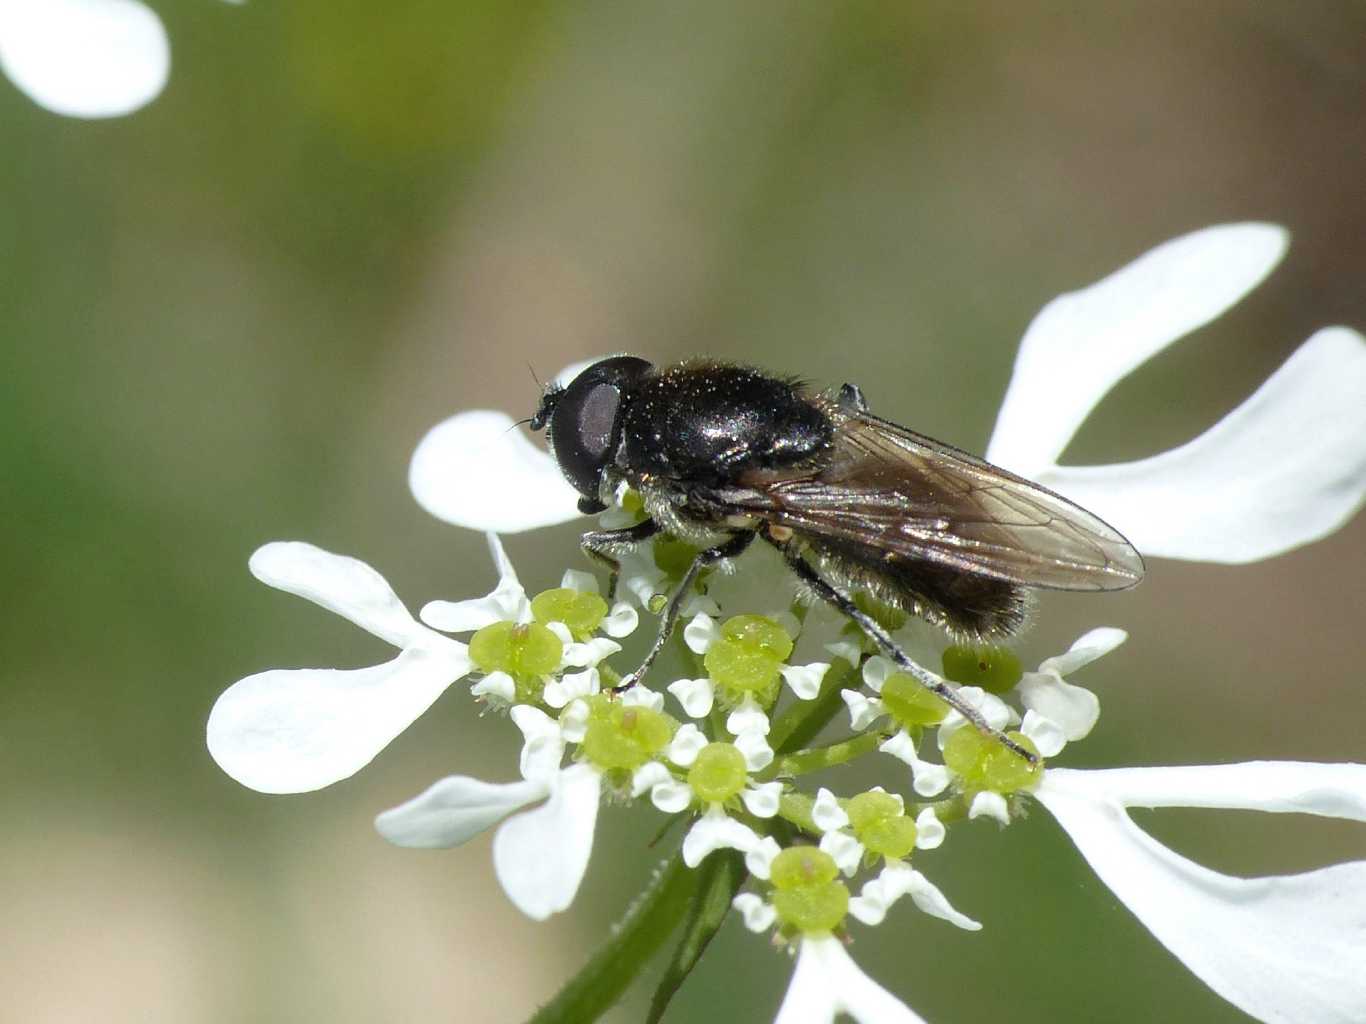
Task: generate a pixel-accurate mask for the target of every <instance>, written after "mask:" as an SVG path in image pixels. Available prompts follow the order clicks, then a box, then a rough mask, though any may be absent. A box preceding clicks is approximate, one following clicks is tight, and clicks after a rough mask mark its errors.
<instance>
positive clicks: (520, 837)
mask: <svg viewBox="0 0 1366 1024" xmlns="http://www.w3.org/2000/svg"><path fill="white" fill-rule="evenodd" d="M601 788H602V775H601V773H599V772H598V771H597V770H596V769H594V768H593V767H592V766H591V765H587V764H574V765H570V766H569V767H568V768H564V769H561V770H557V771H554V772H550V773H547V774H544V775H540V776H538V777H534V778H529V779H526V780H525V781H522V782H509V783H504V784H501V785H499V784H495V783H489V782H481V781H480V780H478V779H471V778H468V777H466V776H462V775H452V776H449V777H447V778H444V779H442V780H441V781H440V782H437V783H435V784H434V785H433V786H432V787H431V788H429V789H428V790H427V791H426V792H424V793H422V794H421V795H420V796H417V797H414V798H413V799H412V800H409V801H408V802H407V803H406V804H403V805H402V806H400V807H395V808H394V809H393V810H390V811H385V812H384V813H383V814H381V815H379V816H378V817H377V818H376V819H375V828H376V829H377V830H378V831H379V833H380V835H382V836H383V837H384V838H385V839H387V840H389V842H391V843H394V844H396V845H398V846H411V847H424V848H433V847H440V848H445V847H452V846H459V845H460V844H461V843H463V842H465V841H466V840H469V839H472V838H473V837H474V836H476V835H478V834H479V833H480V832H483V831H484V830H485V829H487V828H490V827H491V826H493V825H496V824H497V823H498V822H500V821H503V819H504V818H507V819H508V820H506V821H504V822H503V824H502V826H501V827H500V828H499V829H498V831H497V832H496V833H495V834H494V837H493V866H494V870H495V871H496V872H497V875H498V882H499V884H501V885H502V887H503V891H504V892H506V893H507V894H508V898H509V899H511V900H512V902H513V903H514V904H515V905H516V907H517V909H519V910H520V911H522V913H524V914H526V915H527V916H528V917H530V918H533V919H535V920H537V921H543V920H545V919H546V918H547V917H549V916H550V915H551V914H555V913H558V912H559V911H562V910H565V909H566V908H567V907H568V906H569V905H570V904H571V903H572V902H573V900H574V896H575V894H576V893H577V892H578V890H579V883H580V882H582V880H583V876H584V872H585V871H586V870H587V869H588V858H589V854H590V853H591V852H592V849H593V832H594V828H595V826H596V824H597V815H598V800H599V795H600V793H601ZM542 800H544V801H545V802H544V803H543V804H541V805H540V806H539V807H533V808H532V809H531V810H523V808H526V807H529V806H531V805H532V804H536V803H538V802H539V801H542ZM518 811H521V813H520V814H516V813H515V812H518ZM508 815H514V816H513V817H511V818H508Z"/></svg>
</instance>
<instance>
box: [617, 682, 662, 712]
mask: <svg viewBox="0 0 1366 1024" xmlns="http://www.w3.org/2000/svg"><path fill="white" fill-rule="evenodd" d="M617 699H618V700H620V701H621V704H622V707H627V708H648V709H649V710H651V711H663V710H664V694H662V693H660V692H659V691H658V690H652V689H650V688H649V687H648V686H646V685H644V684H643V683H637V684H636V685H635V686H632V687H631V688H630V689H629V690H627V691H625V692H624V693H622V694H621V695H620V696H618V698H617Z"/></svg>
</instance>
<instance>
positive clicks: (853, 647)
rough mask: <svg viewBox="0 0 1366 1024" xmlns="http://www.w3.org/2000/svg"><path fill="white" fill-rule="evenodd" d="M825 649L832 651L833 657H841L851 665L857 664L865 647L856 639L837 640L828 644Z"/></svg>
mask: <svg viewBox="0 0 1366 1024" xmlns="http://www.w3.org/2000/svg"><path fill="white" fill-rule="evenodd" d="M825 649H826V650H827V651H829V652H830V656H831V657H832V658H840V659H842V660H843V661H847V662H848V663H849V664H851V665H857V664H858V662H859V658H861V657H863V648H862V647H860V646H859V645H858V642H857V641H856V640H836V641H835V642H834V643H830V644H826V645H825Z"/></svg>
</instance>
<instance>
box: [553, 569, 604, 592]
mask: <svg viewBox="0 0 1366 1024" xmlns="http://www.w3.org/2000/svg"><path fill="white" fill-rule="evenodd" d="M560 588H561V589H562V590H577V591H578V592H579V593H581V594H596V593H597V592H598V578H597V577H596V576H594V575H593V574H592V573H591V572H587V571H585V570H583V569H566V570H565V571H564V575H563V576H561V577H560Z"/></svg>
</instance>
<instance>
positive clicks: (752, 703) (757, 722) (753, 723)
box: [726, 694, 769, 736]
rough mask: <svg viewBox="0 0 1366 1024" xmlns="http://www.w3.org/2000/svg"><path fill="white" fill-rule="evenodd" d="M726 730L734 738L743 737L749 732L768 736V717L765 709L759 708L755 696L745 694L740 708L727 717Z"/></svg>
mask: <svg viewBox="0 0 1366 1024" xmlns="http://www.w3.org/2000/svg"><path fill="white" fill-rule="evenodd" d="M726 729H727V731H728V732H729V733H730V734H731V735H732V736H741V735H744V734H745V733H747V732H757V733H758V734H759V735H760V736H767V735H768V730H769V724H768V715H766V714H764V709H763V708H761V707H759V703H758V701H756V700H755V699H754V697H753V696H751V695H750V694H745V698H744V700H742V701H741V702H740V706H739V707H738V708H736V709H735V710H734V711H732V712H731V713H730V714H729V715H727V716H726Z"/></svg>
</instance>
